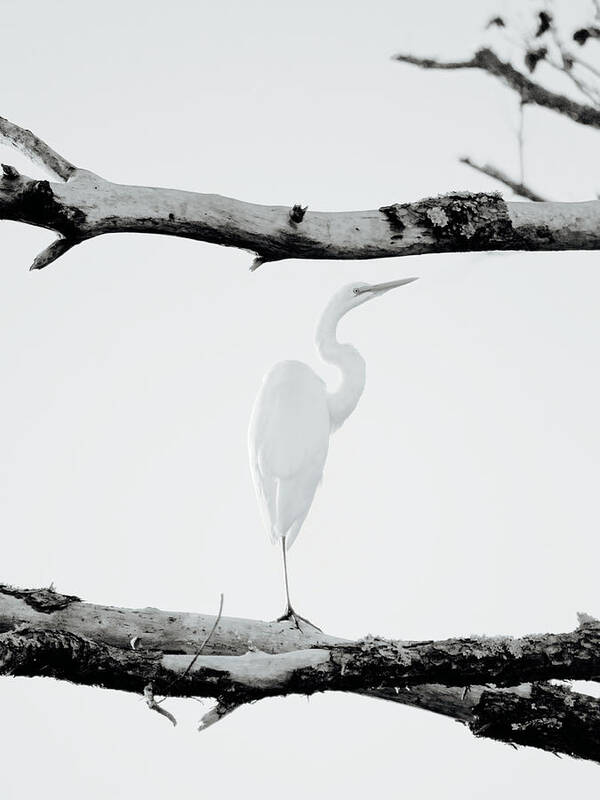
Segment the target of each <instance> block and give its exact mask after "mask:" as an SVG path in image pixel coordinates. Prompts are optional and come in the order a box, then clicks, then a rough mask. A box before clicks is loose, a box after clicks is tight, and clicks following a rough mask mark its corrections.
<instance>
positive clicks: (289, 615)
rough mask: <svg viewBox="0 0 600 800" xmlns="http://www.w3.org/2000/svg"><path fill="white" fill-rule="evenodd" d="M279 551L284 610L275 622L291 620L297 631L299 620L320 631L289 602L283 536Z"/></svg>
mask: <svg viewBox="0 0 600 800" xmlns="http://www.w3.org/2000/svg"><path fill="white" fill-rule="evenodd" d="M281 553H282V556H283V580H284V582H285V611H284V612H283V614H282V615H281V616H280V617H277V619H276V620H275V621H276V622H283V620H288V619H289V620H293V622H294V625H295V626H296V627H297V628H298V630H299V631H301V630H302V626H301V625H300V620H302V622H306V623H307V625H310V626H311V628H315V630H318V631H320V630H321V628H317V626H316V625H313V623H312V622H311V621H310V620H309V619H306V617H301V616H300V614H296V612H295V611H294V609H293V608H292V604H291V603H290V586H289V583H288V571H287V555H286V549H285V536H282V537H281Z"/></svg>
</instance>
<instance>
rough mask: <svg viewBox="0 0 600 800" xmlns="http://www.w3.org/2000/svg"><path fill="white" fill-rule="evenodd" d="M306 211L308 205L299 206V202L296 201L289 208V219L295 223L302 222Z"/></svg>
mask: <svg viewBox="0 0 600 800" xmlns="http://www.w3.org/2000/svg"><path fill="white" fill-rule="evenodd" d="M307 211H308V206H301V205H300V204H299V203H296V205H294V206H292V208H291V210H290V220H291V221H292V222H294V223H295V224H298V223H300V222H302V220H303V219H304V215H305V214H306V212H307Z"/></svg>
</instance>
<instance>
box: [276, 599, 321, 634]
mask: <svg viewBox="0 0 600 800" xmlns="http://www.w3.org/2000/svg"><path fill="white" fill-rule="evenodd" d="M288 619H289V620H292V621H293V623H294V625H295V626H296V627H297V628H298V630H299V631H301V630H302V625H301V624H300V621H301V620H302V622H306V624H307V625H310V627H311V628H314V629H315V630H316V631H319V633H323V631H322V630H321V628H317V626H316V625H313V623H312V622H311V621H310V620H309V619H306V617H301V616H300V614H296V612H295V611H294V609H293V608H292V607H291V606H290V605H288V607H287V608H286V610H285V613H284V614H282V615H281V616H280V617H277V619H276V620H275V622H283V621H284V620H288Z"/></svg>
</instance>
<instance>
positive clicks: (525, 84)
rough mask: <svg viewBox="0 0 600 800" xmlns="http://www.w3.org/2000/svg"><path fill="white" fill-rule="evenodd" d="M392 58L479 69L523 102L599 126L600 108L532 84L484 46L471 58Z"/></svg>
mask: <svg viewBox="0 0 600 800" xmlns="http://www.w3.org/2000/svg"><path fill="white" fill-rule="evenodd" d="M394 60H395V61H402V62H403V63H405V64H414V65H415V66H418V67H422V68H423V69H482V70H484V71H485V72H488V73H489V74H490V75H493V76H494V77H496V78H499V79H500V80H501V81H502V82H503V83H505V84H506V85H507V86H509V87H510V88H511V89H514V91H516V92H517V93H518V94H519V95H520V96H521V100H522V101H523V102H524V103H532V104H533V105H538V106H544V107H545V108H551V109H552V110H553V111H558V113H559V114H564V115H565V116H567V117H570V118H571V119H572V120H574V121H575V122H578V123H579V124H580V125H591V126H592V127H594V128H600V109H598V108H594V107H593V106H589V105H586V104H585V103H577V102H576V101H575V100H571V98H569V97H567V96H566V95H563V94H558V93H557V92H551V91H550V90H549V89H545V88H544V87H543V86H541V85H540V84H539V83H535V82H534V81H532V80H531V79H530V78H528V77H527V76H526V75H523V73H522V72H519V70H517V69H515V68H514V67H513V66H512V65H511V64H509V63H507V62H505V61H502V60H501V59H499V58H498V56H497V55H496V54H495V53H494V52H493V51H492V50H489V49H487V48H485V49H483V50H478V51H477V53H475V55H474V56H473V58H472V59H470V60H468V61H446V62H444V61H437V60H436V59H433V58H418V57H416V56H411V55H405V54H399V55H396V56H394Z"/></svg>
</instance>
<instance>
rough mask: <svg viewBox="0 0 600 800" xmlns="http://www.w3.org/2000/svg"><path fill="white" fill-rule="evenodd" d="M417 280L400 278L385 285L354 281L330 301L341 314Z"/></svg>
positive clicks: (343, 287)
mask: <svg viewBox="0 0 600 800" xmlns="http://www.w3.org/2000/svg"><path fill="white" fill-rule="evenodd" d="M416 280H417V278H400V280H397V281H388V282H387V283H364V282H363V281H354V283H348V284H346V286H342V288H341V289H340V290H339V291H338V292H336V293H335V295H334V296H333V298H332V301H333V302H334V303H335V305H336V306H337V307H338V309H339V310H340V312H341V313H342V314H345V313H346V312H348V311H350V309H352V308H356V307H357V306H360V305H362V304H363V303H366V302H367V300H372V299H373V298H374V297H381V296H382V295H384V294H385V293H386V292H389V291H390V290H391V289H396V288H397V287H398V286H406V284H407V283H412V282H413V281H416Z"/></svg>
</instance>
